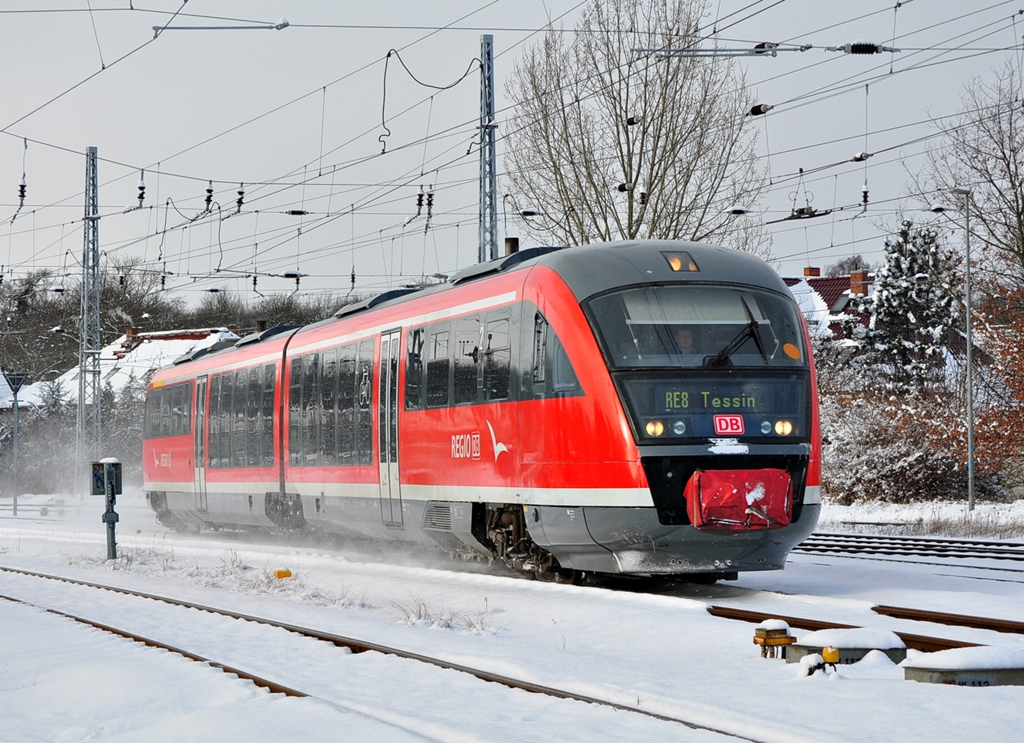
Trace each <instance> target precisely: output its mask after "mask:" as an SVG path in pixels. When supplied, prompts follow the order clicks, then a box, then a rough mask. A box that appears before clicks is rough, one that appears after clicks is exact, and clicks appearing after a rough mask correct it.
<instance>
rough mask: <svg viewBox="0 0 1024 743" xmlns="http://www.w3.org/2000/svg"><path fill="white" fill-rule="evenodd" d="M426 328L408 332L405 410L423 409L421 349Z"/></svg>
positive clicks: (424, 342)
mask: <svg viewBox="0 0 1024 743" xmlns="http://www.w3.org/2000/svg"><path fill="white" fill-rule="evenodd" d="M426 335H427V329H426V328H414V329H413V330H410V331H409V334H408V340H407V341H406V349H405V409H406V410H422V409H423V347H424V346H425V345H426Z"/></svg>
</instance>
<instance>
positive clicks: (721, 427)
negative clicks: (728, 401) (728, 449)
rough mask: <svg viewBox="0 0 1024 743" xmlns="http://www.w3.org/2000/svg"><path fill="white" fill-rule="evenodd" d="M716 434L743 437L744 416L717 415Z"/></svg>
mask: <svg viewBox="0 0 1024 743" xmlns="http://www.w3.org/2000/svg"><path fill="white" fill-rule="evenodd" d="M715 433H717V434H723V435H728V436H742V435H743V416H742V415H716V416H715Z"/></svg>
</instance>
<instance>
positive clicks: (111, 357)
mask: <svg viewBox="0 0 1024 743" xmlns="http://www.w3.org/2000/svg"><path fill="white" fill-rule="evenodd" d="M236 340H238V336H237V335H236V334H235V333H234V330H233V329H232V328H196V329H191V330H158V331H151V332H140V331H137V330H135V329H133V328H129V329H128V330H127V331H126V332H125V334H124V335H122V336H121V337H120V338H118V339H117V340H116V341H114V342H113V343H111V344H110V345H109V346H106V347H105V348H103V349H102V350H101V351H100V380H101V381H100V383H101V385H103V386H104V387H106V385H107V383H108V382H109V383H110V385H111V387H113V388H114V390H115V391H117V390H120V389H121V388H122V387H124V385H125V384H127V383H128V381H129V380H131V379H133V378H134V379H136V380H143V379H145V378H146V376H147V375H148V374H150V373H151V372H154V371H156V370H157V369H159V368H161V367H163V366H167V365H168V364H170V363H171V362H172V361H174V360H175V359H176V358H178V357H180V356H184V355H186V354H191V353H194V352H195V351H197V350H199V349H201V348H207V347H209V346H213V345H214V344H215V343H222V342H233V341H236ZM78 371H79V369H78V367H77V366H76V367H74V368H73V369H70V370H69V371H67V372H65V373H64V374H61V375H60V376H58V377H56V381H59V382H60V383H61V385H62V387H63V389H64V392H65V393H66V394H67V395H68V400H69V402H70V403H72V404H77V403H78ZM49 381H51V380H36V381H35V382H34V383H33V384H28V385H25V386H24V387H22V388H21V390H20V391H19V392H18V408H19V409H20V410H25V409H26V408H34V407H36V406H38V405H39V403H40V401H41V397H42V391H43V385H44V384H46V383H47V382H49ZM13 398H14V396H13V394H12V393H11V390H10V387H9V386H8V385H7V382H6V380H4V379H3V377H2V375H0V414H5V413H6V414H10V411H11V409H12V407H13V402H14V399H13Z"/></svg>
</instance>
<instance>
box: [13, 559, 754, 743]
mask: <svg viewBox="0 0 1024 743" xmlns="http://www.w3.org/2000/svg"><path fill="white" fill-rule="evenodd" d="M0 572H5V573H11V574H14V575H22V576H27V577H32V578H39V579H44V580H53V581H59V582H62V583H68V584H71V585H76V586H84V587H88V588H94V589H98V590H103V591H111V592H113V593H117V594H122V595H126V596H133V597H136V598H141V599H149V600H153V601H159V602H163V603H166V604H169V605H172V606H176V607H182V608H187V609H194V610H197V611H202V612H207V613H210V614H215V615H218V616H223V617H227V618H230V619H237V620H243V621H247V622H253V623H256V624H261V625H266V626H269V627H274V628H276V629H280V630H283V631H286V632H290V633H294V634H297V635H299V636H301V637H305V638H309V639H313V640H319V641H322V642H326V643H330V644H332V645H334V646H336V647H339V648H345V649H347V650H349V651H351V652H352V653H365V652H376V653H381V654H383V655H388V656H394V657H397V658H402V659H405V660H410V661H416V662H419V663H423V664H427V665H430V666H435V667H438V668H442V669H445V670H450V671H457V672H459V673H464V674H467V675H470V676H473V677H475V678H477V679H480V680H482V681H487V682H491V683H496V684H500V685H502V686H505V687H508V688H510V689H518V690H521V691H527V692H530V693H533V694H539V695H543V696H547V697H553V698H556V699H564V700H572V701H577V702H583V703H585V704H592V705H597V706H599V707H606V708H611V709H614V710H617V711H620V712H627V713H631V714H636V715H640V716H643V717H649V718H653V719H655V720H659V721H662V722H669V723H675V724H679V725H683V726H685V727H688V728H690V729H693V730H703V731H707V732H710V733H717V734H719V735H725V736H728V737H729V738H732V739H736V740H747V741H752V743H760V742H759V741H758V740H757V739H755V738H750V737H747V736H745V735H740V734H737V733H735V732H730V731H728V730H723V729H719V728H715V727H711V726H708V725H703V724H699V723H696V722H693V721H691V720H687V719H683V718H682V717H677V716H672V715H666V714H660V713H658V712H654V711H651V710H646V709H643V708H640V707H638V706H632V705H628V704H620V703H617V702H613V701H609V700H606V699H600V698H598V697H593V696H588V695H585V694H578V693H574V692H570V691H566V690H563V689H558V688H555V687H551V686H545V685H543V684H536V683H533V682H530V681H524V680H521V679H516V678H513V677H511V676H506V675H503V674H498V673H492V672H490V671H486V670H482V669H479V668H473V667H470V666H466V665H462V664H459V663H453V662H450V661H446V660H443V659H439V658H434V657H431V656H427V655H423V654H421V653H414V652H410V651H406V650H402V649H399V648H394V647H389V646H386V645H381V644H379V643H374V642H368V641H363V640H358V639H355V638H351V637H344V636H342V635H336V634H332V633H330V632H324V631H321V630H317V629H313V628H309V627H302V626H299V625H295V624H290V623H287V622H279V621H276V620H273V619H268V618H265V617H258V616H254V615H250V614H244V613H241V612H235V611H231V610H227V609H222V608H217V607H213V606H206V605H203V604H196V603H192V602H188V601H183V600H180V599H175V598H170V597H167V596H159V595H156V594H150V593H144V592H141V591H133V590H130V589H126V588H120V587H116V586H108V585H104V584H100V583H93V582H90V581H83V580H77V579H73V578H66V577H63V576H56V575H48V574H45V573H38V572H33V571H29V570H21V569H16V568H9V567H2V566H0ZM0 599H4V600H8V601H15V602H18V603H25V604H29V605H32V606H37V605H36V604H32V603H30V602H26V601H22V600H20V599H17V598H13V597H10V596H4V595H0ZM37 608H41V609H44V610H45V611H47V612H50V613H53V614H56V615H59V616H63V617H65V618H68V619H71V620H73V621H76V622H81V623H84V624H87V625H89V626H92V627H95V628H97V629H100V630H102V631H105V632H111V633H113V634H116V635H118V636H120V637H124V638H127V639H130V640H133V641H135V642H140V643H143V644H145V645H148V646H151V647H159V648H162V649H164V650H168V651H170V652H174V653H178V654H179V655H182V656H183V657H186V658H189V659H191V660H194V661H197V662H202V663H207V664H209V665H211V666H212V667H215V668H219V669H221V670H223V671H224V672H225V673H230V674H233V675H236V676H239V677H240V678H243V679H247V680H249V681H251V682H253V683H254V684H256V685H257V686H260V687H262V688H266V689H268V690H270V691H271V692H274V693H282V694H286V695H288V696H296V697H307V696H314V695H313V694H310V693H308V692H305V691H301V690H299V689H296V688H293V687H292V686H286V685H284V684H281V683H278V682H276V681H272V680H269V679H267V678H264V677H261V676H257V675H256V674H254V673H250V672H248V671H246V670H244V669H240V668H237V667H233V666H227V665H224V664H221V663H218V662H216V661H213V660H210V659H208V658H205V657H203V656H201V655H198V654H196V653H192V652H190V651H188V650H185V649H181V648H178V647H175V646H173V645H170V644H168V643H164V642H162V641H160V640H156V639H153V638H149V637H145V636H142V635H139V634H136V633H133V632H129V631H127V630H124V629H120V628H117V627H113V626H111V625H108V624H104V623H100V622H96V621H93V620H91V619H88V618H85V617H80V616H77V615H75V614H72V613H69V612H64V611H58V610H56V609H52V608H48V607H45V606H37ZM325 701H329V700H325Z"/></svg>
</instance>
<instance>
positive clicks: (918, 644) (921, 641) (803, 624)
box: [708, 606, 978, 653]
mask: <svg viewBox="0 0 1024 743" xmlns="http://www.w3.org/2000/svg"><path fill="white" fill-rule="evenodd" d="M708 613H709V614H711V616H714V617H722V618H724V619H736V620H739V621H742V622H758V623H760V622H763V621H765V620H766V619H781V620H783V621H784V622H786V623H787V624H788V625H789V626H790V627H796V628H797V629H806V630H812V631H815V632H816V631H817V630H822V629H858V628H857V626H856V625H853V624H838V623H836V622H823V621H820V620H817V619H805V618H803V617H787V616H783V615H781V614H767V613H765V612H762V611H749V610H747V609H733V608H732V607H729V606H709V607H708ZM895 634H896V635H897V636H898V637H899V638H900V639H901V640H903V644H904V645H906V646H907V647H908V648H912V649H914V650H920V651H922V652H925V653H934V652H936V651H938V650H950V649H952V648H969V647H977V645H978V643H976V642H962V641H961V640H947V639H945V638H943V637H929V636H927V635H915V634H912V633H909V632H896V633H895Z"/></svg>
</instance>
